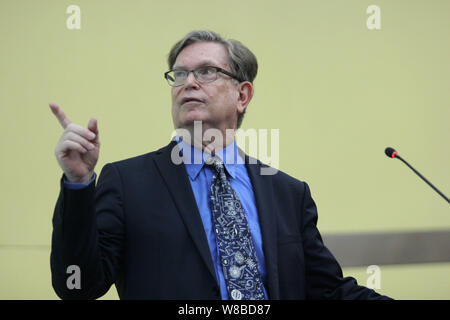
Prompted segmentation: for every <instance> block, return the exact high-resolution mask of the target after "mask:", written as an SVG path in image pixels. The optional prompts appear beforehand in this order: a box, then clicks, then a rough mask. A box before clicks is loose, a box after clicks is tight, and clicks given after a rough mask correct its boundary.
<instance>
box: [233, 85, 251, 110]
mask: <svg viewBox="0 0 450 320" xmlns="http://www.w3.org/2000/svg"><path fill="white" fill-rule="evenodd" d="M253 92H254V90H253V85H252V84H251V83H250V82H249V81H244V82H241V83H239V85H238V93H239V96H238V105H237V111H238V112H239V113H240V114H242V113H243V112H244V111H245V109H246V108H247V105H248V104H249V103H250V101H251V100H252V98H253Z"/></svg>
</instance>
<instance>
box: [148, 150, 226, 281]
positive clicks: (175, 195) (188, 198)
mask: <svg viewBox="0 0 450 320" xmlns="http://www.w3.org/2000/svg"><path fill="white" fill-rule="evenodd" d="M174 148H175V149H174ZM172 150H173V152H174V154H178V153H179V148H178V145H177V143H176V141H172V142H171V143H170V144H169V145H168V146H167V147H165V148H162V149H161V150H160V151H159V154H158V155H157V156H156V157H155V162H156V165H157V167H158V169H159V171H160V173H161V175H162V177H163V179H164V180H165V183H166V185H167V188H168V189H169V192H170V194H171V196H172V199H173V202H174V203H175V206H176V207H177V209H178V211H179V213H180V215H181V217H182V219H183V221H184V223H185V225H186V228H187V229H188V231H189V233H190V235H191V237H192V240H193V241H194V243H195V245H196V246H197V248H198V250H199V252H200V255H201V257H202V259H203V261H204V262H205V263H206V265H207V267H208V270H209V272H210V273H211V275H212V276H213V278H214V279H216V282H217V278H216V272H215V269H214V265H213V261H212V258H211V253H210V251H209V246H208V241H207V239H206V234H205V230H204V228H203V222H202V219H201V217H200V213H199V211H198V207H197V202H196V201H195V197H194V193H193V191H192V187H191V184H190V182H189V179H188V174H187V172H186V168H185V166H184V164H183V163H181V164H175V163H174V162H173V161H172V159H171V155H172Z"/></svg>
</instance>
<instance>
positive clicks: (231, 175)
mask: <svg viewBox="0 0 450 320" xmlns="http://www.w3.org/2000/svg"><path fill="white" fill-rule="evenodd" d="M177 141H178V146H179V148H180V150H181V152H182V156H183V162H184V165H185V166H186V170H187V173H188V175H189V181H190V182H191V186H192V190H193V191H194V196H195V200H196V201H197V207H198V209H199V212H200V216H201V218H202V221H203V227H204V228H205V233H206V238H207V239H208V244H209V251H210V252H211V257H212V260H213V263H214V267H215V270H216V275H217V280H218V281H219V287H220V293H221V296H222V299H223V300H228V292H227V287H226V284H225V278H224V276H223V272H222V264H221V262H220V256H219V249H218V248H217V242H216V233H215V232H214V230H215V228H214V226H213V221H212V216H211V209H210V205H209V199H210V187H211V183H212V178H213V171H212V170H211V169H209V168H207V167H206V166H204V160H206V159H208V158H209V157H211V155H210V154H209V153H206V152H203V151H202V150H200V149H197V148H195V147H193V146H191V145H190V144H187V143H186V142H184V141H183V140H181V139H178V140H177ZM237 150H238V149H237V145H236V142H235V141H233V143H232V144H230V145H228V146H227V147H226V148H224V149H222V150H220V151H218V152H216V153H215V156H217V157H220V158H221V159H222V161H223V163H224V166H225V171H226V173H227V178H228V181H229V183H230V185H231V187H232V188H233V189H234V191H235V192H236V194H237V195H238V197H239V200H241V203H242V207H243V209H244V213H245V217H246V218H247V222H248V225H249V228H250V233H251V235H252V238H253V244H254V247H255V250H256V257H257V259H258V263H259V271H260V273H261V278H262V281H263V284H264V294H265V296H266V299H267V298H268V296H267V291H266V288H265V286H266V284H267V272H266V263H265V259H264V253H263V246H262V236H261V229H260V226H259V219H258V210H257V209H256V201H255V195H254V193H253V187H252V183H251V181H250V178H249V176H248V173H247V168H246V167H245V164H244V160H243V159H242V157H241V156H240V155H239V154H238V152H237Z"/></svg>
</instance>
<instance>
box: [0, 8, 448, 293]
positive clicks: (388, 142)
mask: <svg viewBox="0 0 450 320" xmlns="http://www.w3.org/2000/svg"><path fill="white" fill-rule="evenodd" d="M71 4H76V5H78V6H80V8H81V29H80V30H68V29H67V27H66V19H67V18H68V16H69V15H68V14H66V8H67V7H68V6H69V5H71ZM371 4H376V5H378V6H379V7H380V8H381V30H372V31H370V30H368V29H367V27H366V19H367V18H368V14H366V8H367V7H368V6H369V5H371ZM204 28H208V29H212V30H215V31H217V32H219V33H221V34H222V35H224V36H225V37H230V38H236V39H238V40H240V41H242V42H243V43H244V44H246V45H247V46H248V47H249V48H250V49H251V50H253V52H254V53H255V54H256V56H257V58H258V61H259V64H260V69H259V73H258V76H257V79H256V81H255V88H256V93H255V97H254V99H253V101H252V102H251V104H250V105H249V109H248V112H247V114H246V117H245V119H244V123H243V129H249V128H257V129H260V128H261V129H279V130H280V169H282V170H284V171H286V172H287V173H289V174H291V175H293V176H295V177H297V178H299V179H302V180H306V181H307V182H308V183H309V184H310V186H311V189H312V193H313V197H314V199H315V200H316V202H317V204H318V209H319V228H320V229H321V231H322V233H329V232H334V233H339V232H365V231H370V232H384V231H409V230H419V231H420V230H436V229H449V228H450V212H449V206H448V204H447V203H446V202H445V201H444V200H443V199H442V198H440V197H439V196H438V195H437V194H435V193H434V191H432V190H431V189H430V188H429V187H428V186H426V185H425V183H423V182H422V181H420V179H419V178H418V177H417V176H415V175H414V174H413V173H412V172H411V171H410V170H409V169H407V168H406V167H405V166H404V165H403V164H401V163H400V162H399V161H394V160H389V159H388V158H386V156H385V155H384V154H383V150H384V148H385V147H387V146H392V147H394V148H397V149H398V150H399V152H400V153H401V154H402V155H403V156H404V157H405V158H406V159H408V160H409V161H410V162H411V164H413V165H414V166H416V167H417V168H418V169H419V170H421V171H422V173H423V174H424V175H425V176H427V177H428V178H429V179H430V180H431V181H432V182H433V183H434V184H435V185H436V186H438V187H439V188H440V189H441V190H442V191H443V192H444V193H446V194H447V195H448V194H449V192H450V170H449V163H450V148H449V143H448V142H449V138H450V125H449V120H450V90H449V87H450V86H449V85H450V63H449V62H450V61H449V57H450V38H449V30H450V2H449V1H446V0H433V1H426V0H416V1H412V0H408V1H406V0H396V1H381V0H371V1H361V0H345V1H332V0H327V1H317V0H308V1H299V0H292V1H275V0H273V1H261V0H251V1H250V0H245V1H242V0H229V1H217V0H194V1H181V0H172V1H163V0H158V1H156V0H154V1H151V0H148V1H143V0H142V1H137V0H133V1H124V0H122V1H118V0H116V1H112V0H108V1H106V0H104V1H99V0H95V1H94V0H89V1H87V0H83V1H82V0H75V1H72V0H71V1H63V0H61V1H54V0H53V1H51V0H40V1H35V0H28V1H25V0H2V1H1V2H0V40H1V42H0V45H1V50H0V108H1V117H0V128H1V129H0V130H1V134H0V141H1V142H0V143H1V144H0V147H1V150H2V155H1V157H0V164H1V166H0V194H1V199H2V200H1V201H0V299H54V298H57V296H56V295H55V294H54V292H53V290H52V288H51V283H50V266H49V259H50V258H49V256H50V239H51V231H52V227H51V218H52V214H53V207H54V204H55V202H56V198H57V195H58V191H59V178H60V176H61V171H60V169H59V167H58V165H57V162H56V159H55V156H54V154H53V151H54V147H55V145H56V143H57V141H58V139H59V137H60V135H61V132H62V129H61V127H60V125H59V123H58V122H57V121H56V119H55V118H54V116H53V115H52V114H51V112H50V110H49V107H48V102H49V101H55V102H57V103H58V104H60V105H61V106H62V107H63V109H64V110H65V111H66V113H67V115H68V116H69V117H71V119H72V120H73V121H74V122H76V123H79V124H82V125H87V122H88V121H89V118H90V117H93V116H95V117H97V118H98V120H99V129H100V138H101V143H102V147H101V153H100V160H99V164H98V166H97V171H98V172H99V171H100V169H101V167H103V165H104V164H105V163H107V162H111V161H116V160H120V159H124V158H128V157H132V156H135V155H138V154H142V153H146V152H148V151H151V150H154V149H156V148H159V147H161V146H163V145H165V144H166V143H167V142H168V139H169V137H170V134H171V132H172V122H171V116H170V95H169V92H170V91H169V87H168V86H167V84H166V82H165V81H164V79H163V77H162V74H163V72H164V71H166V70H167V66H166V57H167V53H168V51H169V49H170V47H171V46H172V45H173V44H174V43H175V42H176V41H177V40H179V39H180V38H181V37H182V36H184V35H185V34H186V33H187V32H188V31H191V30H193V29H204ZM380 267H381V271H382V289H381V290H380V291H381V292H382V293H385V294H388V295H391V296H393V297H394V298H399V299H429V298H437V299H449V298H450V282H449V281H448V279H449V278H448V274H449V272H450V264H449V263H442V264H428V265H409V266H401V265H399V266H380ZM344 272H345V274H346V275H347V274H354V275H355V276H356V277H357V278H358V280H359V281H360V282H361V283H362V284H365V281H366V279H367V277H368V275H367V274H366V273H365V268H349V269H345V270H344ZM116 297H117V294H116V292H115V290H114V289H113V290H111V291H110V292H109V293H108V294H107V295H106V296H105V298H116Z"/></svg>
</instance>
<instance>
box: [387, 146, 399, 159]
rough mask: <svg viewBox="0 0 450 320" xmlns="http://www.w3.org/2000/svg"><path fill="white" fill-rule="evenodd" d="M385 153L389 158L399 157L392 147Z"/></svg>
mask: <svg viewBox="0 0 450 320" xmlns="http://www.w3.org/2000/svg"><path fill="white" fill-rule="evenodd" d="M384 153H386V155H387V156H388V157H389V158H395V156H396V155H397V151H395V149H393V148H390V147H388V148H386V149H385V150H384Z"/></svg>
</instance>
